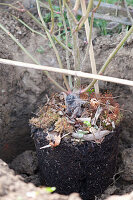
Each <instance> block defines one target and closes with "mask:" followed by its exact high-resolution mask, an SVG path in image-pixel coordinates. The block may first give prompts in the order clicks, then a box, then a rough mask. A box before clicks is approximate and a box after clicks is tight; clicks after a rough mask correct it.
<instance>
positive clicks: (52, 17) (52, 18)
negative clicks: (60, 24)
mask: <svg viewBox="0 0 133 200" xmlns="http://www.w3.org/2000/svg"><path fill="white" fill-rule="evenodd" d="M48 2H49V6H50V10H51V22H52V26H51V30H50V33H51V34H52V33H53V30H54V10H53V7H52V3H51V0H48Z"/></svg>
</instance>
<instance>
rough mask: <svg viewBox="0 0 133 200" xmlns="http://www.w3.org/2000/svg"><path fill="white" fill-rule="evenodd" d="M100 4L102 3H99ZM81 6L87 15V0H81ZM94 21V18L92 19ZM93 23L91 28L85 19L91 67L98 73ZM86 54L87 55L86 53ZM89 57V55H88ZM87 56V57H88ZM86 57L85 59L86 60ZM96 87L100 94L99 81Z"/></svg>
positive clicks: (97, 92)
mask: <svg viewBox="0 0 133 200" xmlns="http://www.w3.org/2000/svg"><path fill="white" fill-rule="evenodd" d="M99 5H100V4H99ZM81 8H82V13H83V16H85V15H86V12H87V10H86V4H85V0H81ZM91 21H92V20H91ZM92 24H93V21H92ZM92 24H91V28H90V27H89V21H88V19H86V21H85V31H86V37H87V41H88V48H87V50H88V49H89V56H90V61H91V68H92V73H93V74H97V70H96V62H95V57H94V50H93V45H92V39H91V33H92ZM85 56H86V55H85ZM86 57H87V56H86ZM86 57H85V59H86ZM85 59H84V60H85ZM84 62H85V61H84ZM94 88H95V93H96V95H97V96H98V95H99V86H98V82H97V83H96V84H95V85H94Z"/></svg>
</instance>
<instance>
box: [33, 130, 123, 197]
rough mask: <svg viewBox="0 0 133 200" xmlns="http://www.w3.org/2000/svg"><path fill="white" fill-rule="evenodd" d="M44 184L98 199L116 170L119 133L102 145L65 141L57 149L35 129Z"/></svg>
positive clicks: (109, 137) (116, 132)
mask: <svg viewBox="0 0 133 200" xmlns="http://www.w3.org/2000/svg"><path fill="white" fill-rule="evenodd" d="M32 134H33V137H34V141H35V146H36V150H37V156H38V160H39V167H40V171H41V183H42V184H44V185H47V186H51V185H54V186H55V187H56V188H57V192H58V193H60V194H66V195H68V194H70V193H72V192H78V193H80V195H81V197H82V198H83V199H84V200H92V199H95V196H96V195H98V194H101V193H102V192H103V191H104V190H105V189H106V188H107V187H108V186H109V184H111V183H112V177H113V175H114V173H115V170H116V157H117V152H118V135H119V132H118V130H117V131H115V132H113V133H110V134H109V135H108V136H106V137H105V140H104V141H103V142H102V143H101V144H96V143H93V142H81V143H80V144H79V143H77V142H68V141H67V142H66V141H64V140H63V141H61V144H60V145H59V146H57V147H55V148H47V149H40V148H41V147H42V146H45V145H47V143H48V141H47V139H46V136H47V134H44V132H43V131H42V130H41V129H36V128H32Z"/></svg>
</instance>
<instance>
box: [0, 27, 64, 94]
mask: <svg viewBox="0 0 133 200" xmlns="http://www.w3.org/2000/svg"><path fill="white" fill-rule="evenodd" d="M0 28H1V29H2V30H3V31H4V32H5V33H6V34H7V35H8V36H10V37H11V39H12V40H13V41H14V42H15V43H16V44H17V45H18V46H19V47H20V48H21V49H22V50H23V51H24V53H25V54H26V55H27V56H28V57H30V58H31V60H32V61H33V62H34V63H36V64H38V65H39V64H40V63H39V62H38V61H37V60H36V59H35V58H34V57H33V56H32V55H31V54H30V53H29V52H28V51H27V50H26V49H25V48H24V46H23V45H22V44H21V43H20V42H19V41H18V40H17V39H16V38H15V37H14V36H13V35H12V34H11V33H10V32H9V31H8V30H7V29H6V28H5V27H4V26H3V25H2V24H0ZM44 73H45V74H46V76H47V77H48V78H49V80H50V81H52V83H53V84H55V85H56V86H57V87H58V88H59V89H60V90H61V91H64V92H67V91H66V90H65V89H64V88H63V87H61V86H60V85H59V84H58V83H57V82H56V81H55V80H54V79H53V78H52V77H51V76H50V74H49V73H48V72H47V71H44Z"/></svg>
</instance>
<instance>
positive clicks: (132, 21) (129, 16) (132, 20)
mask: <svg viewBox="0 0 133 200" xmlns="http://www.w3.org/2000/svg"><path fill="white" fill-rule="evenodd" d="M123 1H124V6H125V8H126V11H127V15H128V18H129V19H130V21H131V23H132V25H133V18H132V16H131V14H130V11H129V8H128V6H127V2H126V0H123Z"/></svg>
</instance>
